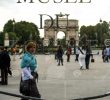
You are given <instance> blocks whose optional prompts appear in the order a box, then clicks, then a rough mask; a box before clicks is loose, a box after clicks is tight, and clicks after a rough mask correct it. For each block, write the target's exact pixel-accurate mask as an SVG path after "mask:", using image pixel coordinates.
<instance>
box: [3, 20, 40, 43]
mask: <svg viewBox="0 0 110 100" xmlns="http://www.w3.org/2000/svg"><path fill="white" fill-rule="evenodd" d="M3 32H7V33H10V32H13V36H16V38H18V39H19V43H20V44H24V43H25V42H26V41H28V40H34V41H36V42H37V43H39V39H40V36H39V35H40V34H39V30H38V27H37V26H36V25H35V24H34V23H29V22H26V21H20V22H15V23H13V20H9V21H8V22H7V23H6V24H5V25H4V30H3ZM14 33H15V35H14ZM11 35H12V34H11Z"/></svg>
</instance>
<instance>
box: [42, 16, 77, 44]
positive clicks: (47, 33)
mask: <svg viewBox="0 0 110 100" xmlns="http://www.w3.org/2000/svg"><path fill="white" fill-rule="evenodd" d="M57 21H58V25H59V26H58V25H57V24H56V22H57ZM44 22H45V23H44V42H45V43H46V45H48V41H49V39H51V38H53V39H54V46H57V33H58V32H59V31H62V32H64V33H65V38H66V45H70V39H71V38H73V39H74V40H75V41H76V42H75V43H76V44H75V45H78V44H79V37H78V20H75V19H68V20H67V18H62V17H60V18H59V20H56V19H54V20H53V25H52V27H49V26H50V24H51V20H49V19H47V20H45V21H44ZM47 27H49V28H47Z"/></svg>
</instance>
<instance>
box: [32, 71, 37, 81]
mask: <svg viewBox="0 0 110 100" xmlns="http://www.w3.org/2000/svg"><path fill="white" fill-rule="evenodd" d="M31 74H32V76H33V77H34V78H35V79H37V82H38V78H39V75H38V73H37V71H36V72H34V71H33V72H31Z"/></svg>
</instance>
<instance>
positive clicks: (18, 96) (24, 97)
mask: <svg viewBox="0 0 110 100" xmlns="http://www.w3.org/2000/svg"><path fill="white" fill-rule="evenodd" d="M0 94H4V95H8V96H13V97H17V98H23V99H31V100H45V99H42V98H36V97H30V96H24V95H18V94H13V93H8V92H4V91H0Z"/></svg>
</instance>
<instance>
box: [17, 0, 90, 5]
mask: <svg viewBox="0 0 110 100" xmlns="http://www.w3.org/2000/svg"><path fill="white" fill-rule="evenodd" d="M50 1H51V0H17V3H44V4H46V3H49V2H50ZM53 3H91V0H53Z"/></svg>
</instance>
